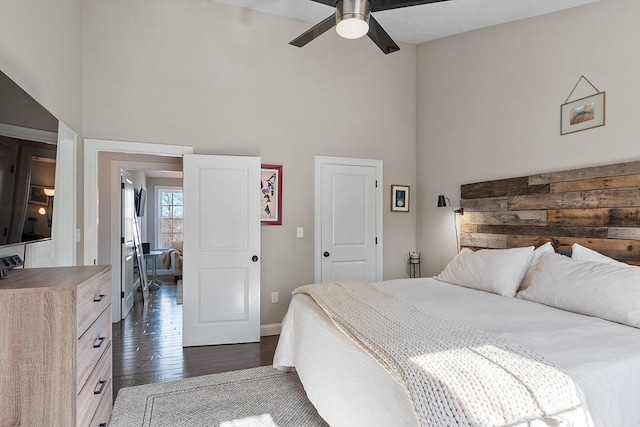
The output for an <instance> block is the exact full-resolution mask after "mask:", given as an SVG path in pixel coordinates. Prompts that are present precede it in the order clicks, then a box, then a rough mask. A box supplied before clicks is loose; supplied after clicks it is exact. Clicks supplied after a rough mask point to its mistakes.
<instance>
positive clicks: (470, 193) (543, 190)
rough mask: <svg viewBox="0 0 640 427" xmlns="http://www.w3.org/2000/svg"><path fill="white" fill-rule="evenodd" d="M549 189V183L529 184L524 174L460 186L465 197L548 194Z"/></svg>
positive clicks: (462, 195)
mask: <svg viewBox="0 0 640 427" xmlns="http://www.w3.org/2000/svg"><path fill="white" fill-rule="evenodd" d="M549 189H550V187H549V184H541V185H529V178H528V177H526V176H523V177H520V178H511V179H500V180H497V181H485V182H478V183H475V184H466V185H463V186H461V187H460V193H461V197H462V198H463V199H481V198H487V197H501V196H517V195H519V194H547V193H549Z"/></svg>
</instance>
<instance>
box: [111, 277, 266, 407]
mask: <svg viewBox="0 0 640 427" xmlns="http://www.w3.org/2000/svg"><path fill="white" fill-rule="evenodd" d="M159 278H160V279H164V280H163V284H162V286H160V289H158V290H156V291H152V292H150V298H149V303H148V304H145V305H143V304H142V303H141V301H140V300H141V297H140V294H139V293H136V304H135V305H134V307H133V309H132V310H131V312H130V313H129V315H128V316H127V318H126V319H124V320H123V321H121V322H118V323H114V324H113V397H114V400H115V397H116V396H117V394H118V390H120V389H121V388H123V387H131V386H135V385H141V384H150V383H157V382H164V381H171V380H177V379H180V378H189V377H196V376H199V375H207V374H214V373H219V372H226V371H234V370H238V369H246V368H253V367H257V366H264V365H270V364H271V363H272V362H273V354H274V352H275V348H276V345H277V343H278V336H277V335H275V336H269V337H262V339H261V341H260V343H248V344H232V345H218V346H203V347H188V348H183V347H182V305H177V304H176V290H177V286H176V285H175V284H173V283H171V282H170V281H171V279H172V278H167V277H159Z"/></svg>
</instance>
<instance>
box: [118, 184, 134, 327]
mask: <svg viewBox="0 0 640 427" xmlns="http://www.w3.org/2000/svg"><path fill="white" fill-rule="evenodd" d="M120 182H121V191H120V202H121V203H120V206H121V207H122V216H121V220H120V224H121V227H122V230H121V234H120V236H121V239H120V248H121V249H120V257H121V259H122V261H121V265H122V268H121V270H120V273H121V277H120V288H121V291H122V294H124V298H121V304H122V310H121V311H120V313H121V317H122V319H124V318H125V317H127V315H128V314H129V311H131V309H132V308H133V292H134V291H133V288H134V283H133V280H134V277H133V262H134V256H135V253H134V243H133V221H135V220H136V219H135V202H134V189H133V181H132V180H131V176H130V174H129V173H128V172H122V175H121V181H120ZM122 294H121V295H122Z"/></svg>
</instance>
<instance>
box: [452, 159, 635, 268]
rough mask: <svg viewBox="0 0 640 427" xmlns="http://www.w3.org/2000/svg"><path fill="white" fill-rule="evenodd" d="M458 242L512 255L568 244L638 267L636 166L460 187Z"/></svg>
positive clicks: (560, 248)
mask: <svg viewBox="0 0 640 427" xmlns="http://www.w3.org/2000/svg"><path fill="white" fill-rule="evenodd" d="M460 193H461V205H462V207H463V208H464V215H462V216H461V217H460V243H461V245H462V246H464V247H470V248H474V249H478V248H494V249H500V248H510V247H520V246H529V245H535V246H539V245H541V244H543V243H545V242H548V241H553V242H554V244H555V245H556V249H557V250H558V251H561V252H570V251H571V245H572V244H573V243H579V244H581V245H583V246H586V247H588V248H591V249H593V250H596V251H598V252H600V253H603V254H605V255H607V256H610V257H612V258H615V259H618V260H621V261H624V262H628V263H630V264H636V265H640V161H633V162H627V163H618V164H614V165H605V166H596V167H591V168H581V169H573V170H567V171H560V172H552V173H544V174H537V175H531V176H525V177H518V178H510V179H501V180H495V181H486V182H478V183H472V184H466V185H463V186H461V188H460Z"/></svg>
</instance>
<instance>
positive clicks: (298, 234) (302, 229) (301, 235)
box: [296, 227, 304, 239]
mask: <svg viewBox="0 0 640 427" xmlns="http://www.w3.org/2000/svg"><path fill="white" fill-rule="evenodd" d="M296 235H297V236H298V238H299V239H301V238H303V237H304V228H302V227H298V230H297V231H296Z"/></svg>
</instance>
